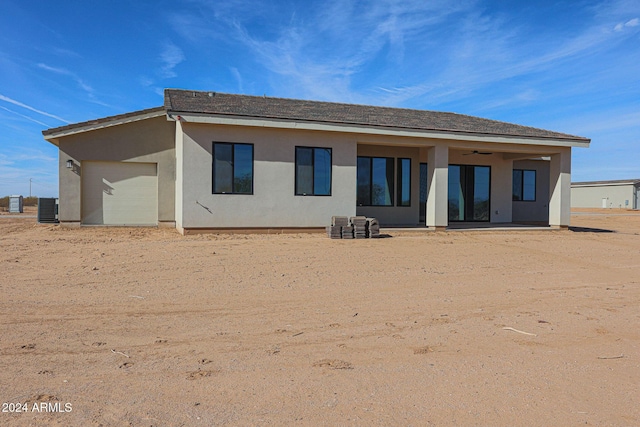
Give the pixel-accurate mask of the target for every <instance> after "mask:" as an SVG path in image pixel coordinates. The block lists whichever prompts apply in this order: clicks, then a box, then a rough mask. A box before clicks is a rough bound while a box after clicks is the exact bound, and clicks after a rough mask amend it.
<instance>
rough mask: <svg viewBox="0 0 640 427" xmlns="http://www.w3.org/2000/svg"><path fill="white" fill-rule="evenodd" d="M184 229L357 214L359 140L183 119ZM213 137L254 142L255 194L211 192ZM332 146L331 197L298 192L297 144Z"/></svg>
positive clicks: (324, 220)
mask: <svg viewBox="0 0 640 427" xmlns="http://www.w3.org/2000/svg"><path fill="white" fill-rule="evenodd" d="M182 129H183V137H182V142H181V144H182V164H183V169H182V170H183V174H182V183H181V186H180V189H179V191H182V207H181V212H180V213H179V214H178V217H181V218H182V220H181V223H182V227H183V228H185V229H190V228H234V227H239V228H250V227H259V228H275V227H286V228H288V227H324V226H327V225H329V224H330V221H331V216H333V215H344V216H353V215H355V213H356V206H355V197H356V140H355V139H354V138H353V136H349V135H347V134H338V133H323V132H314V131H296V130H284V129H265V128H258V127H239V126H226V125H209V124H195V123H182ZM213 141H217V142H239V143H251V144H254V153H253V154H254V175H253V195H241V194H212V176H211V175H212V148H213ZM296 146H312V147H327V148H331V149H332V164H333V166H332V182H331V196H296V195H295V194H294V193H295V191H294V190H295V189H294V186H295V147H296Z"/></svg>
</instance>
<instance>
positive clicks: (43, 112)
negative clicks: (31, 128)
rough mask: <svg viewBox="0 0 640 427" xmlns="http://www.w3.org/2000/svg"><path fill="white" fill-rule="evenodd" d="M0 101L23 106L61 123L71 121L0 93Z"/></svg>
mask: <svg viewBox="0 0 640 427" xmlns="http://www.w3.org/2000/svg"><path fill="white" fill-rule="evenodd" d="M0 101H5V102H8V103H10V104H13V105H17V106H18V107H22V108H25V109H27V110H30V111H33V112H34V113H38V114H42V115H43V116H46V117H51V118H52V119H56V120H59V121H61V122H63V123H71V122H70V121H68V120H65V119H63V118H62V117H58V116H56V115H55V114H51V113H47V112H46V111H42V110H38V109H37V108H34V107H32V106H30V105H27V104H24V103H22V102H20V101H16V100H15V99H11V98H9V97H7V96H4V95H2V94H0Z"/></svg>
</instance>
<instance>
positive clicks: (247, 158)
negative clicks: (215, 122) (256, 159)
mask: <svg viewBox="0 0 640 427" xmlns="http://www.w3.org/2000/svg"><path fill="white" fill-rule="evenodd" d="M213 193H214V194H253V145H252V144H239V143H228V142H214V143H213Z"/></svg>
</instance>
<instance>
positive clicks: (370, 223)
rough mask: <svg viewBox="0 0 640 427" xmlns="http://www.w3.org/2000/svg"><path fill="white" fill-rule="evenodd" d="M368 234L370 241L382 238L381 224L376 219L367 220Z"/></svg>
mask: <svg viewBox="0 0 640 427" xmlns="http://www.w3.org/2000/svg"><path fill="white" fill-rule="evenodd" d="M366 234H367V237H368V238H370V239H373V238H376V237H380V223H378V220H377V219H375V218H367V226H366Z"/></svg>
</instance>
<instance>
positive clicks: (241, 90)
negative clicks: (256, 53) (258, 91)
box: [230, 67, 244, 93]
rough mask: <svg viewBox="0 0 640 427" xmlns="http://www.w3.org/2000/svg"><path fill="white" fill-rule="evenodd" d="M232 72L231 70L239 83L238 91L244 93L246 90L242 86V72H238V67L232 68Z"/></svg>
mask: <svg viewBox="0 0 640 427" xmlns="http://www.w3.org/2000/svg"><path fill="white" fill-rule="evenodd" d="M230 70H231V74H233V77H234V78H235V79H236V82H238V91H239V92H240V93H243V92H244V88H243V84H242V75H241V74H240V71H238V69H237V68H236V67H231V68H230Z"/></svg>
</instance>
